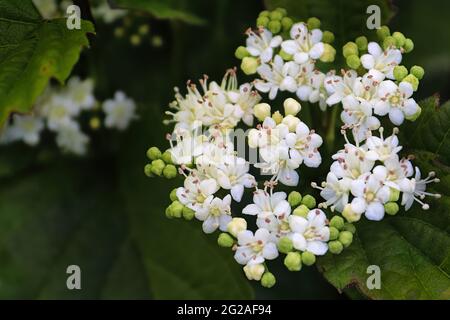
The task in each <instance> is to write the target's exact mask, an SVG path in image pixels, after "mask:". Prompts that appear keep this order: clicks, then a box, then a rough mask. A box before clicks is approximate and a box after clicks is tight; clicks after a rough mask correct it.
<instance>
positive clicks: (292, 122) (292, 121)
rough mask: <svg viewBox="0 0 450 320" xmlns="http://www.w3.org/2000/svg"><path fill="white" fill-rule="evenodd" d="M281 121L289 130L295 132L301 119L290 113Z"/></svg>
mask: <svg viewBox="0 0 450 320" xmlns="http://www.w3.org/2000/svg"><path fill="white" fill-rule="evenodd" d="M281 122H282V123H283V124H285V125H286V126H287V127H288V129H289V132H295V128H297V125H298V124H299V123H300V119H299V118H297V117H294V116H293V115H292V114H288V115H287V116H285V117H284V118H283V121H281Z"/></svg>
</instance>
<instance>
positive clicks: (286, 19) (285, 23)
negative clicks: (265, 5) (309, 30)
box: [281, 17, 294, 31]
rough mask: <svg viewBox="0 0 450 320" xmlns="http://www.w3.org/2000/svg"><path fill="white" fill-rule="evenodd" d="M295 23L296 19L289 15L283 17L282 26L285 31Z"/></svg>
mask: <svg viewBox="0 0 450 320" xmlns="http://www.w3.org/2000/svg"><path fill="white" fill-rule="evenodd" d="M293 24H294V21H292V19H291V18H289V17H284V18H283V19H281V26H282V27H283V30H284V31H289V30H290V29H291V27H292V25H293Z"/></svg>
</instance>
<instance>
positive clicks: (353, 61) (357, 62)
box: [346, 54, 361, 70]
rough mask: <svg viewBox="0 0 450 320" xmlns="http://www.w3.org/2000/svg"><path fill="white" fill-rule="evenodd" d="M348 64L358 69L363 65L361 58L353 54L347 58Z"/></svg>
mask: <svg viewBox="0 0 450 320" xmlns="http://www.w3.org/2000/svg"><path fill="white" fill-rule="evenodd" d="M346 62H347V65H348V66H349V67H350V68H352V69H355V70H356V69H358V68H359V66H360V65H361V60H359V57H358V56H357V55H354V54H351V55H349V56H348V57H347V59H346Z"/></svg>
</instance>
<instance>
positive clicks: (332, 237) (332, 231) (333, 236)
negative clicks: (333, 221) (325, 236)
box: [329, 227, 339, 240]
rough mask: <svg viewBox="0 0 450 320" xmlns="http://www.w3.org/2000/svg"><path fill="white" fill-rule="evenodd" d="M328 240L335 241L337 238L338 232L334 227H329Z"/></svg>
mask: <svg viewBox="0 0 450 320" xmlns="http://www.w3.org/2000/svg"><path fill="white" fill-rule="evenodd" d="M329 229H330V240H336V239H337V238H338V237H339V230H338V229H337V228H335V227H330V228H329Z"/></svg>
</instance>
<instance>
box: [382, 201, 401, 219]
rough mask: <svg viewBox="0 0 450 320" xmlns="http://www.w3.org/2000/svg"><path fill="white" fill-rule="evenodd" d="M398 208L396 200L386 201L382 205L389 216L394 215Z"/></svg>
mask: <svg viewBox="0 0 450 320" xmlns="http://www.w3.org/2000/svg"><path fill="white" fill-rule="evenodd" d="M399 209H400V208H399V206H398V204H397V202H388V203H386V204H385V205H384V211H386V213H387V214H389V215H391V216H394V215H396V214H397V212H398V210H399Z"/></svg>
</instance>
